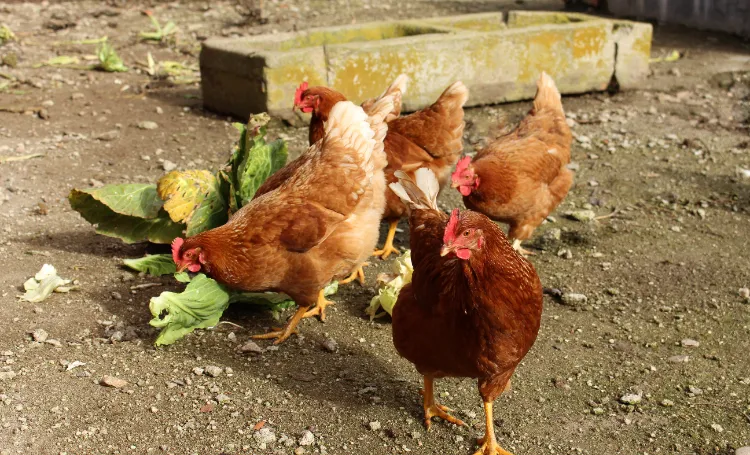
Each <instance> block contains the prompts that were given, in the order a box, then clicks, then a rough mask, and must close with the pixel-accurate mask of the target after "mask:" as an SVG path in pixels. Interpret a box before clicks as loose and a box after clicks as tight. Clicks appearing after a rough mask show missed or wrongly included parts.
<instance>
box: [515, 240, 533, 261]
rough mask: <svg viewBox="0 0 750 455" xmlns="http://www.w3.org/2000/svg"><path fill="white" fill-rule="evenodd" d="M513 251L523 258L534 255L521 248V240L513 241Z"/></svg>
mask: <svg viewBox="0 0 750 455" xmlns="http://www.w3.org/2000/svg"><path fill="white" fill-rule="evenodd" d="M513 249H514V250H516V252H517V253H518V254H520V255H521V256H523V257H529V256H535V255H536V253H534V252H533V251H529V250H527V249H525V248H523V247H522V246H521V240H519V239H515V240H514V241H513Z"/></svg>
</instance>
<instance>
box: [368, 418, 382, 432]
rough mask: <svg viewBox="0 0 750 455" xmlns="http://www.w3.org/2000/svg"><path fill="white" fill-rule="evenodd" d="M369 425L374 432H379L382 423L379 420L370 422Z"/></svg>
mask: <svg viewBox="0 0 750 455" xmlns="http://www.w3.org/2000/svg"><path fill="white" fill-rule="evenodd" d="M368 425H369V427H370V430H372V431H378V430H379V429H380V422H378V421H377V420H375V421H373V422H370V423H369V424H368Z"/></svg>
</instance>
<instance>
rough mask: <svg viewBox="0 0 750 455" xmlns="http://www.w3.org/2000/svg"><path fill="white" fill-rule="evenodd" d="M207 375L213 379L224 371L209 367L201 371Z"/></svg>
mask: <svg viewBox="0 0 750 455" xmlns="http://www.w3.org/2000/svg"><path fill="white" fill-rule="evenodd" d="M203 370H204V371H205V372H206V374H207V375H209V376H211V377H212V378H215V377H217V376H219V375H220V374H221V373H222V372H223V371H224V370H223V369H221V368H219V367H217V366H213V365H209V366H207V367H206V368H204V369H203Z"/></svg>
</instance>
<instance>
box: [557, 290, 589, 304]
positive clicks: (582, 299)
mask: <svg viewBox="0 0 750 455" xmlns="http://www.w3.org/2000/svg"><path fill="white" fill-rule="evenodd" d="M560 299H561V300H562V303H563V305H567V306H573V307H578V306H582V305H585V304H586V302H588V300H589V299H588V297H586V296H585V295H584V294H576V293H573V292H566V293H565V294H563V295H562V297H561V298H560Z"/></svg>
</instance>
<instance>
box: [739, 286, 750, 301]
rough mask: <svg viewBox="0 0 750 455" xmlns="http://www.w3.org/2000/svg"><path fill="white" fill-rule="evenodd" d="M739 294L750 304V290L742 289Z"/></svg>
mask: <svg viewBox="0 0 750 455" xmlns="http://www.w3.org/2000/svg"><path fill="white" fill-rule="evenodd" d="M739 293H740V297H742V298H743V299H745V301H746V302H750V288H740V291H739Z"/></svg>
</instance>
